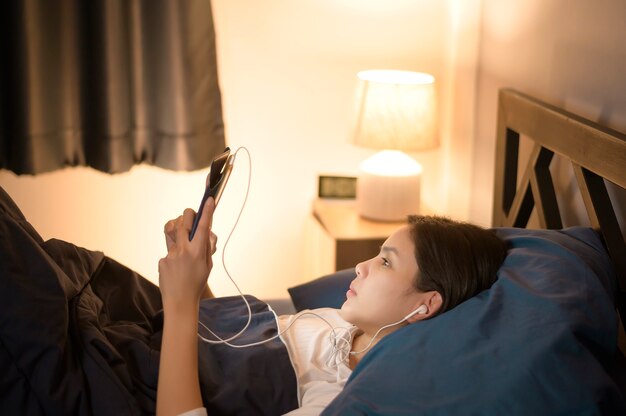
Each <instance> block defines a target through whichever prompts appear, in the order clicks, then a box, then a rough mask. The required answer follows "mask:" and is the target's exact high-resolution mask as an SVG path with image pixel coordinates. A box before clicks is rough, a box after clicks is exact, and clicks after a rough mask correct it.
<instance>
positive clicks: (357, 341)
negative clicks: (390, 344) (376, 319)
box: [348, 325, 404, 370]
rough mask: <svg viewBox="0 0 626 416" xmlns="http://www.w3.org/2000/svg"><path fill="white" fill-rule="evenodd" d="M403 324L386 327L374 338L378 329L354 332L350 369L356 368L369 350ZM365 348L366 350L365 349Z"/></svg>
mask: <svg viewBox="0 0 626 416" xmlns="http://www.w3.org/2000/svg"><path fill="white" fill-rule="evenodd" d="M402 326H404V325H402ZM402 326H396V327H389V328H387V329H384V330H382V331H380V333H379V334H378V336H377V337H376V338H375V339H373V340H372V338H373V337H374V335H376V332H377V331H374V332H371V333H370V332H369V331H368V332H365V331H362V330H360V329H359V330H358V331H357V332H356V333H355V334H354V338H353V339H352V349H351V352H350V356H349V357H350V358H349V363H348V366H349V367H350V369H352V370H354V368H355V367H356V365H357V364H358V363H359V361H361V358H363V357H364V356H365V354H367V352H368V351H369V350H371V349H372V348H374V346H375V345H376V344H378V342H379V341H380V340H381V339H383V338H384V337H386V336H387V335H389V334H391V333H392V332H394V331H396V330H397V329H399V328H401V327H402ZM370 341H371V344H370ZM368 344H370V345H369V347H368ZM366 348H367V349H366ZM364 349H365V351H363V350H364ZM361 351H362V352H361Z"/></svg>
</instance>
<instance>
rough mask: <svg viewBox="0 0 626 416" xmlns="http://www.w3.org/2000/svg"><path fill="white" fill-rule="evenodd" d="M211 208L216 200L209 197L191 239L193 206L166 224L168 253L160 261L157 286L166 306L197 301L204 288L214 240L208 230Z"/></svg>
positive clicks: (211, 215) (213, 207)
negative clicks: (190, 239)
mask: <svg viewBox="0 0 626 416" xmlns="http://www.w3.org/2000/svg"><path fill="white" fill-rule="evenodd" d="M214 210H215V202H214V200H213V198H209V199H208V200H207V201H206V203H205V204H204V208H203V212H202V216H201V217H200V221H199V223H198V229H197V232H196V234H195V235H194V238H193V240H192V241H189V232H190V231H191V227H192V224H193V220H194V216H195V215H194V212H193V210H191V209H186V210H185V212H184V213H183V215H182V216H180V217H178V218H177V219H175V220H172V221H169V222H168V223H167V224H165V230H164V232H165V243H166V245H167V256H166V257H164V258H162V259H161V260H160V261H159V287H160V290H161V296H162V298H163V307H164V308H166V309H167V308H169V307H176V306H180V305H189V306H191V305H197V304H198V302H199V300H200V298H201V296H202V295H203V293H204V292H205V290H206V282H207V278H208V276H209V273H210V272H211V269H212V267H213V261H212V259H211V255H212V254H213V253H214V252H215V242H216V241H217V237H216V236H215V234H213V233H212V232H211V224H212V221H213V211H214Z"/></svg>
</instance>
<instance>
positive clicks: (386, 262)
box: [382, 257, 390, 267]
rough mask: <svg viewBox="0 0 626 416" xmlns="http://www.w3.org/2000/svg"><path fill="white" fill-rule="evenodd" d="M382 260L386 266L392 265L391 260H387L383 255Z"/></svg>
mask: <svg viewBox="0 0 626 416" xmlns="http://www.w3.org/2000/svg"><path fill="white" fill-rule="evenodd" d="M382 261H383V266H384V267H389V266H390V263H389V260H387V259H386V258H384V257H383V258H382Z"/></svg>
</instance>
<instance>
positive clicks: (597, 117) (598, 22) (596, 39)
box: [470, 0, 626, 225]
mask: <svg viewBox="0 0 626 416" xmlns="http://www.w3.org/2000/svg"><path fill="white" fill-rule="evenodd" d="M625 39H626V2H625V1H623V0H600V1H586V0H510V1H501V0H484V1H483V12H482V28H481V43H480V59H479V72H478V75H479V76H478V94H477V97H478V99H477V106H476V142H475V146H474V149H475V154H474V162H473V169H474V170H473V184H472V191H473V193H472V203H471V214H470V219H472V220H473V221H476V222H479V223H483V224H489V222H490V220H491V208H490V207H491V201H492V197H491V195H492V192H493V189H492V187H493V166H494V164H493V154H494V148H495V139H494V138H495V130H496V104H497V91H498V89H499V88H501V87H513V88H516V89H519V90H520V91H523V92H526V93H527V94H531V95H534V96H536V97H538V98H541V99H543V100H546V101H549V102H551V103H552V104H556V105H558V106H562V107H564V108H566V109H568V110H569V111H572V112H574V113H577V114H579V115H582V116H584V117H587V118H590V119H591V120H594V121H598V122H600V123H602V124H605V125H608V126H610V127H612V128H614V129H616V130H619V131H626V46H625V43H624V40H625ZM625 168H626V167H625ZM558 170H559V171H563V172H560V173H561V175H560V176H561V177H563V178H565V179H563V180H567V179H566V178H571V175H569V174H568V173H571V172H567V167H565V166H559V169H558ZM615 196H616V198H617V199H619V200H620V201H624V199H625V198H624V194H623V193H621V194H619V195H618V194H615ZM560 197H561V200H562V202H565V203H566V204H570V205H572V206H580V205H581V204H580V203H579V202H577V201H576V198H577V196H576V195H561V196H560ZM622 206H623V207H624V208H626V203H624V202H622ZM623 212H626V209H625V210H624V211H623ZM584 219H585V218H584V216H582V215H575V216H574V217H572V218H571V223H570V224H569V225H571V224H573V223H574V222H578V221H580V220H584ZM565 225H568V224H567V223H566V224H565Z"/></svg>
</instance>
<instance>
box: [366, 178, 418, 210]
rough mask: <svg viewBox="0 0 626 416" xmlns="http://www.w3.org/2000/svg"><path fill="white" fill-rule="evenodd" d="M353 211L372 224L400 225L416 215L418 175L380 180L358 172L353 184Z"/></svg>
mask: <svg viewBox="0 0 626 416" xmlns="http://www.w3.org/2000/svg"><path fill="white" fill-rule="evenodd" d="M356 195H357V197H356V201H357V204H356V205H357V211H358V212H359V215H361V216H362V217H364V218H367V219H370V220H375V221H403V220H406V218H407V216H408V215H411V214H417V213H419V208H420V174H419V173H416V174H413V175H404V176H384V175H377V174H375V173H371V172H365V171H363V172H361V175H360V176H359V179H358V180H357V194H356Z"/></svg>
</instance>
